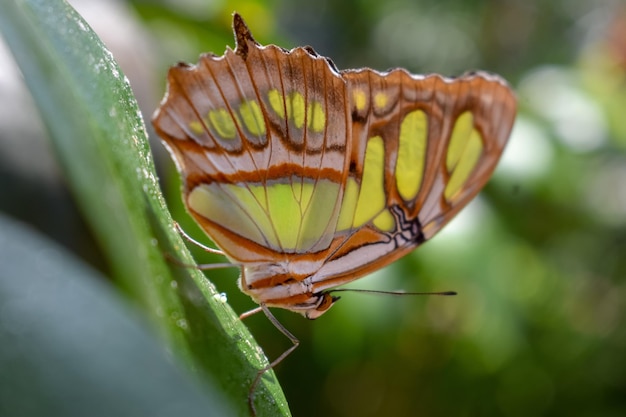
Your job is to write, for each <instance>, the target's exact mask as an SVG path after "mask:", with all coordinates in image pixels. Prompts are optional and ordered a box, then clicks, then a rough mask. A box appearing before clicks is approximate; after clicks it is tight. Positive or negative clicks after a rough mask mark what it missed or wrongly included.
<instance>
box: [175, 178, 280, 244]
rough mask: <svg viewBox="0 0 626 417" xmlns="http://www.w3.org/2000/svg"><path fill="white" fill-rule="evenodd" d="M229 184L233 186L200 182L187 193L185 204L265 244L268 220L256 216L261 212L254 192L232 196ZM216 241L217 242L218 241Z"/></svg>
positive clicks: (241, 234)
mask: <svg viewBox="0 0 626 417" xmlns="http://www.w3.org/2000/svg"><path fill="white" fill-rule="evenodd" d="M229 187H230V188H232V187H233V186H232V185H219V184H215V183H213V184H210V185H208V184H202V185H199V186H197V187H196V188H194V189H193V190H191V192H190V193H189V196H188V197H187V205H188V206H189V208H190V209H192V210H193V211H195V212H196V213H198V214H200V215H201V216H203V217H205V218H207V219H209V220H212V221H214V222H215V223H218V224H220V225H223V226H225V227H226V228H228V229H231V230H232V229H235V228H236V229H237V231H236V233H237V234H239V235H240V236H243V237H245V238H247V239H249V240H252V241H254V242H257V243H259V244H262V245H264V244H266V238H265V236H264V233H263V230H265V229H267V228H268V227H270V226H271V225H270V224H269V223H268V221H267V216H264V215H259V212H260V213H263V211H262V209H261V208H259V206H258V203H257V202H256V201H255V198H254V196H253V195H241V194H240V195H238V196H234V195H233V194H232V193H231V192H230V191H229ZM245 191H246V190H245V189H244V192H245ZM246 197H247V198H246ZM246 200H247V201H246ZM235 202H238V203H239V204H235ZM246 203H247V204H246ZM255 215H256V217H255ZM216 243H218V244H219V242H216Z"/></svg>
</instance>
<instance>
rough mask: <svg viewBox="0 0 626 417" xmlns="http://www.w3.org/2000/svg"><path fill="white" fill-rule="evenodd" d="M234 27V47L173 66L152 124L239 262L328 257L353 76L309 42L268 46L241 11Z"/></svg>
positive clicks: (217, 236) (212, 231) (194, 211)
mask: <svg viewBox="0 0 626 417" xmlns="http://www.w3.org/2000/svg"><path fill="white" fill-rule="evenodd" d="M234 29H235V35H236V39H237V47H236V49H235V50H234V51H233V50H231V49H227V51H226V52H225V53H224V55H223V56H219V57H218V56H213V55H204V56H202V57H201V59H200V61H199V63H198V64H197V65H194V66H189V65H186V64H179V65H178V66H176V67H174V68H172V69H171V70H170V72H169V74H168V92H167V94H166V97H165V99H164V101H163V102H162V104H161V107H160V109H159V110H158V111H157V113H156V114H155V116H154V119H153V122H154V126H155V129H156V130H157V132H158V133H159V135H160V136H161V138H163V140H164V141H165V143H166V146H167V148H168V149H169V151H170V153H171V154H172V156H173V157H174V159H175V161H176V163H177V166H178V169H179V171H180V172H181V175H182V178H183V180H184V190H183V194H184V200H185V203H186V206H187V208H188V210H189V212H190V213H191V215H192V216H193V217H194V218H195V220H196V221H197V222H198V223H199V224H200V225H201V226H202V228H203V229H204V230H205V231H206V232H207V234H208V235H209V236H211V238H212V239H213V240H214V241H215V243H216V244H217V245H218V246H219V247H220V248H221V249H222V250H223V251H224V252H225V253H226V254H227V255H228V257H229V258H230V259H231V260H232V261H233V262H236V263H240V264H247V265H249V264H253V263H259V264H263V265H265V264H267V263H271V262H277V261H280V260H289V259H291V258H292V257H293V256H296V255H298V254H310V253H318V254H319V255H318V263H320V262H321V261H322V260H323V256H322V255H321V252H322V251H324V250H325V249H327V248H328V247H329V245H330V243H331V241H332V239H333V237H334V231H335V225H336V223H337V218H338V215H339V209H340V204H341V197H342V195H343V184H344V183H345V178H346V176H347V171H348V163H349V158H348V155H350V150H349V146H350V145H351V141H349V140H348V138H349V137H350V129H351V120H350V117H349V114H348V112H349V107H348V98H347V85H346V83H345V81H344V80H343V79H342V78H341V76H340V74H339V73H338V71H337V70H336V69H335V68H334V67H333V66H332V65H331V64H330V63H329V61H327V60H326V59H325V58H323V57H319V56H317V55H316V54H315V53H314V52H313V51H312V50H310V49H305V48H296V49H294V50H292V51H286V50H283V49H281V48H278V47H276V46H273V45H270V46H265V47H263V46H261V45H259V44H258V43H257V42H256V41H255V40H254V39H253V38H252V36H251V35H250V33H249V31H248V28H247V27H246V26H245V24H244V23H243V21H242V20H241V18H240V17H239V15H235V21H234ZM314 268H315V267H314V266H313V265H312V264H311V266H310V267H309V270H313V269H314Z"/></svg>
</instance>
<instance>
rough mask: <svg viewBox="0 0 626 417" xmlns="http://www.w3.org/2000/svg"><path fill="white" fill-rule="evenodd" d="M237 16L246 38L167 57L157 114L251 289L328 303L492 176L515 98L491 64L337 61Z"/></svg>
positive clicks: (204, 216)
mask: <svg viewBox="0 0 626 417" xmlns="http://www.w3.org/2000/svg"><path fill="white" fill-rule="evenodd" d="M234 28H235V36H236V40H237V47H236V49H235V50H234V51H233V50H231V49H227V50H226V52H225V53H224V55H223V56H220V57H217V56H213V55H205V56H203V57H201V59H200V62H199V63H198V64H197V65H196V66H188V65H184V64H181V65H179V66H177V67H174V68H172V69H171V70H170V73H169V76H168V86H169V87H168V94H167V95H166V99H165V100H164V102H163V103H162V105H161V108H160V110H159V111H158V112H157V114H156V115H155V118H154V124H155V128H156V129H157V131H158V133H159V134H160V136H161V137H162V138H163V139H164V140H165V142H166V144H167V146H168V149H169V150H170V152H171V153H172V155H173V156H174V159H175V160H176V162H177V166H178V168H179V170H180V171H181V174H182V176H183V179H184V195H185V203H186V205H187V208H188V209H189V211H190V213H191V214H192V215H193V216H194V218H195V219H196V220H197V221H198V223H199V224H200V225H201V226H202V227H203V228H204V230H205V231H206V232H207V233H208V234H209V235H210V236H211V238H212V239H213V240H214V241H215V243H216V244H217V245H218V246H220V248H221V249H223V250H224V252H225V253H226V254H227V255H228V256H229V258H230V259H231V260H232V261H234V262H237V263H240V264H242V265H243V274H242V279H241V288H242V290H243V291H244V292H246V293H248V294H249V295H250V296H251V297H252V298H253V299H254V300H255V301H257V302H259V303H261V304H265V305H268V306H278V307H283V308H287V309H290V310H294V311H299V312H303V313H305V315H307V317H311V318H312V317H316V316H317V315H319V314H321V312H322V311H325V309H327V308H328V307H329V306H330V304H332V301H330V302H329V299H328V298H327V297H324V294H322V291H323V290H325V289H327V288H330V287H333V286H335V285H340V284H343V283H346V282H349V281H351V280H354V279H356V278H358V277H360V276H362V275H364V274H367V273H369V272H371V271H373V270H375V269H377V268H380V267H382V266H384V265H386V264H388V263H390V262H392V261H394V260H396V259H397V258H399V257H401V256H403V255H405V254H406V253H408V252H409V251H411V250H412V249H414V248H415V247H416V246H418V245H419V244H421V243H423V242H424V241H425V240H428V239H430V238H431V237H432V236H433V235H434V234H435V233H436V232H437V231H439V230H440V229H441V228H442V227H443V226H444V225H445V224H446V223H447V222H448V221H449V220H450V219H451V218H452V217H453V216H454V215H455V214H456V213H457V212H458V211H459V210H460V209H461V208H462V207H463V206H465V205H466V204H467V203H468V202H469V201H470V200H471V199H472V198H473V197H474V196H475V195H476V194H477V193H478V192H479V191H480V189H481V188H482V187H483V186H484V184H485V183H486V181H487V180H488V179H489V176H490V175H491V173H492V172H493V170H494V168H495V166H496V163H497V161H498V159H499V157H500V155H501V153H502V150H503V148H504V146H505V143H506V141H507V138H508V136H509V133H510V130H511V127H512V124H513V120H514V116H515V106H516V105H515V98H514V96H513V93H512V92H511V90H510V89H509V87H508V86H507V85H506V83H505V82H504V81H503V80H501V79H500V78H499V77H497V76H494V75H489V74H486V73H475V74H467V75H465V76H462V77H459V78H455V79H450V78H445V77H441V76H439V75H429V76H415V75H412V74H409V73H408V72H406V71H405V70H400V69H398V70H393V71H390V72H387V73H380V72H376V71H373V70H369V69H362V70H349V71H342V72H339V71H337V70H336V68H335V67H334V65H333V64H332V63H331V62H330V61H329V60H328V59H326V58H323V57H320V56H318V55H317V54H316V53H315V52H314V51H313V50H312V49H310V48H295V49H293V50H291V51H286V50H284V49H281V48H278V47H276V46H273V45H270V46H261V45H259V44H258V43H257V42H256V41H255V40H254V39H253V38H252V36H251V35H250V32H249V30H248V28H247V27H246V26H245V24H244V23H243V21H242V20H241V18H240V17H239V16H237V15H236V16H235V21H234Z"/></svg>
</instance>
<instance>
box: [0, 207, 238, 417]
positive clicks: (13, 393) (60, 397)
mask: <svg viewBox="0 0 626 417" xmlns="http://www.w3.org/2000/svg"><path fill="white" fill-rule="evenodd" d="M0 230H2V233H0V265H2V273H1V274H0V305H1V306H2V309H1V310H2V314H0V340H2V343H0V369H2V372H0V415H3V416H21V417H27V416H46V417H51V416H63V417H72V416H76V417H78V416H91V417H99V416H102V417H110V416H140V415H144V416H160V415H181V416H185V417H190V416H198V417H200V416H206V415H207V410H210V411H211V414H212V415H220V416H222V415H234V414H233V413H232V411H227V410H226V406H227V404H224V400H223V399H221V398H220V394H219V391H218V390H216V389H215V387H213V386H211V385H209V384H204V386H203V387H202V388H203V390H201V389H200V388H201V387H199V386H198V384H197V381H193V379H192V378H190V377H189V376H188V375H185V373H184V372H181V370H180V369H178V368H177V367H176V366H174V364H173V363H172V361H171V358H169V357H168V354H167V352H166V351H165V350H164V349H163V348H162V347H160V346H159V341H158V340H156V339H155V337H154V335H152V334H151V333H150V332H148V331H146V329H145V323H144V321H145V320H142V318H141V317H139V315H138V314H137V311H133V309H131V308H129V307H128V305H127V304H126V303H124V302H123V300H122V299H120V297H119V295H118V294H116V293H115V291H113V289H112V288H111V287H110V285H107V284H106V283H105V282H104V279H103V278H102V277H100V276H98V273H96V272H95V271H93V270H92V269H91V268H89V267H87V266H86V265H84V264H83V263H82V262H80V261H79V260H78V259H77V258H75V257H73V256H71V255H70V254H68V253H67V252H65V251H64V250H63V249H62V248H60V247H59V246H58V245H56V244H54V243H53V242H51V241H49V240H47V239H44V238H43V237H42V236H40V235H38V234H37V233H35V232H33V231H31V230H28V229H27V228H25V227H24V226H22V225H20V224H18V223H16V222H12V221H11V220H10V219H9V218H7V217H4V216H2V215H0Z"/></svg>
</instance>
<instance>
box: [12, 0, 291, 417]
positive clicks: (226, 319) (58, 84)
mask: <svg viewBox="0 0 626 417" xmlns="http://www.w3.org/2000/svg"><path fill="white" fill-rule="evenodd" d="M0 30H1V31H2V34H3V36H4V38H5V40H6V42H7V44H8V45H9V47H10V49H11V51H12V52H13V54H14V56H15V59H16V61H17V63H18V65H19V66H20V68H21V70H22V72H23V75H24V78H25V80H26V83H27V85H28V87H29V89H30V91H31V93H32V95H33V97H34V99H35V102H36V104H37V106H38V108H39V110H40V113H41V116H42V118H43V120H44V123H45V125H46V127H47V129H48V131H49V133H50V137H51V139H52V142H53V144H54V147H55V150H56V152H57V155H58V158H59V160H60V161H61V164H62V166H63V167H64V170H65V172H66V176H67V179H68V182H69V183H70V185H71V187H72V189H73V191H74V195H75V198H76V200H77V201H78V204H79V205H80V207H81V209H82V212H83V214H84V217H85V218H86V219H87V221H88V222H89V223H90V225H91V227H92V230H93V231H94V234H95V235H96V237H97V239H98V241H99V243H100V245H101V247H102V250H103V251H104V253H105V256H106V257H107V258H108V260H109V263H110V267H111V270H112V274H113V276H114V278H115V280H116V281H117V282H118V283H119V285H120V286H121V287H122V288H123V289H124V290H125V292H126V293H127V294H128V295H129V296H130V298H132V299H133V300H134V301H135V302H136V303H137V304H139V305H140V306H141V308H142V310H143V311H144V312H145V314H146V315H147V316H148V317H149V318H150V320H151V322H152V323H153V324H154V325H155V327H156V328H157V329H158V331H160V333H161V335H162V338H163V340H165V343H166V344H167V345H168V346H169V349H170V350H171V351H172V352H173V353H174V354H175V355H177V356H178V357H179V358H181V359H182V360H183V361H184V362H185V363H186V364H187V365H188V366H189V368H190V369H192V370H194V371H196V372H198V373H199V374H200V375H201V376H202V377H204V378H208V379H212V380H213V381H215V383H216V385H217V386H218V387H219V389H220V390H222V391H223V395H224V396H225V397H226V398H228V400H229V401H230V402H231V405H232V406H233V408H234V409H235V410H238V412H239V414H241V415H245V414H247V413H248V410H247V396H248V387H249V385H250V383H251V381H252V380H253V378H254V376H255V375H256V373H257V370H258V369H259V368H261V367H263V366H265V365H266V364H267V360H266V358H265V357H264V355H263V353H262V350H261V349H260V348H259V347H258V345H257V344H256V342H254V340H253V338H252V337H251V335H250V334H249V332H248V331H247V329H246V327H245V326H243V324H242V323H241V322H240V320H239V319H238V318H237V316H236V315H235V314H234V313H233V311H232V309H231V308H230V307H229V306H228V305H227V304H225V303H223V302H221V301H220V300H219V297H215V295H216V291H215V289H214V287H213V286H212V285H211V284H210V283H209V282H208V281H207V280H206V278H205V277H204V276H203V275H202V274H201V273H199V272H198V271H197V270H193V269H190V268H181V267H179V266H176V265H175V264H174V263H172V262H167V261H166V260H165V256H164V255H165V254H169V255H172V256H174V257H176V258H177V259H179V260H180V261H182V262H185V263H192V262H193V261H192V259H191V258H190V256H189V254H188V252H187V250H186V248H185V246H184V244H183V242H182V241H181V239H180V237H179V236H178V234H177V233H176V232H175V230H174V228H173V223H172V220H171V218H170V215H169V213H168V211H167V209H166V206H165V203H164V200H163V198H162V195H161V191H160V189H159V186H158V183H157V180H156V175H155V171H154V166H153V162H152V157H151V154H150V150H149V146H148V142H147V138H146V132H145V128H144V124H143V120H142V118H141V115H140V113H139V110H138V107H137V103H136V101H135V98H134V96H133V94H132V92H131V89H130V86H129V84H128V81H127V80H126V78H125V77H124V75H123V73H122V72H121V70H120V68H119V67H118V65H117V63H116V62H115V61H114V59H113V57H112V55H111V53H110V52H109V51H108V50H106V48H105V47H104V46H103V44H102V42H101V41H100V40H99V39H98V37H97V36H96V35H95V34H94V33H93V31H92V30H91V29H90V28H89V26H88V25H87V23H86V22H85V21H84V20H83V19H82V18H81V17H80V16H79V15H78V14H77V13H76V12H75V11H74V10H73V9H72V8H71V7H70V6H69V5H68V4H67V3H65V2H64V1H61V0H5V1H3V2H2V3H0ZM129 41H130V42H132V39H131V40H129ZM257 391H258V392H257V399H258V401H257V402H256V404H257V408H258V413H259V415H272V416H273V415H289V411H288V408H287V405H286V401H285V399H284V396H283V394H282V391H281V390H280V387H279V385H278V384H277V382H276V379H275V378H274V376H273V373H272V372H269V373H267V374H266V375H265V377H264V378H263V382H262V384H261V386H260V387H259V389H258V390H257Z"/></svg>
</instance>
